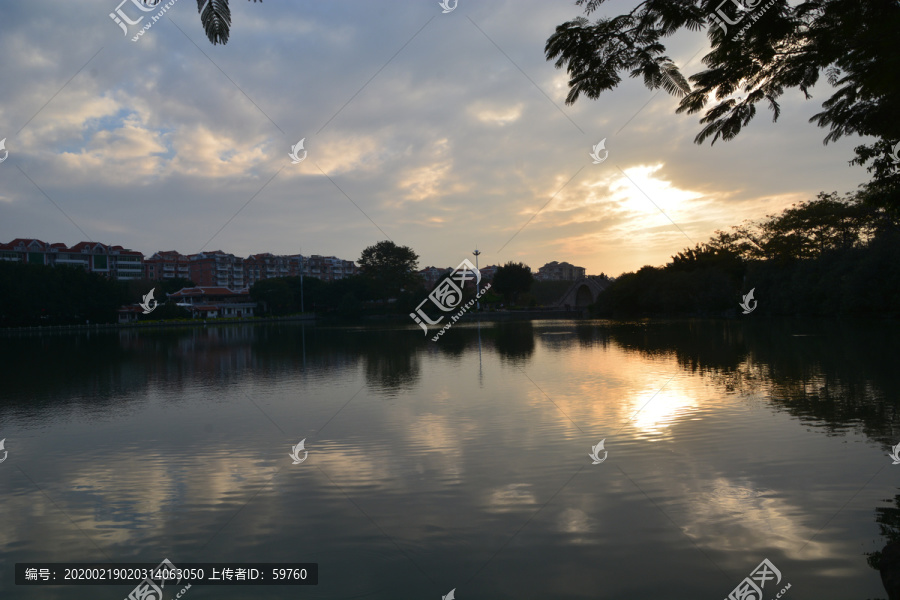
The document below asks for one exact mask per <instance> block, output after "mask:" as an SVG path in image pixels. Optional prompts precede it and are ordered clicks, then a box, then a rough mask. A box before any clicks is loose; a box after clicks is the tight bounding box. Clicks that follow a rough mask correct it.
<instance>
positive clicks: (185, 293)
mask: <svg viewBox="0 0 900 600" xmlns="http://www.w3.org/2000/svg"><path fill="white" fill-rule="evenodd" d="M168 299H169V301H173V300H174V301H175V304H176V305H178V306H180V307H182V308H185V309H187V310H189V311H190V313H191V316H192V317H193V318H203V319H218V318H234V317H252V316H253V311H254V310H255V309H256V302H253V301H252V300H250V292H249V291H247V290H246V289H244V290H232V289H229V288H227V287H207V286H202V285H201V286H197V287H192V288H182V289H180V290H178V291H177V292H175V293H174V294H169V298H168Z"/></svg>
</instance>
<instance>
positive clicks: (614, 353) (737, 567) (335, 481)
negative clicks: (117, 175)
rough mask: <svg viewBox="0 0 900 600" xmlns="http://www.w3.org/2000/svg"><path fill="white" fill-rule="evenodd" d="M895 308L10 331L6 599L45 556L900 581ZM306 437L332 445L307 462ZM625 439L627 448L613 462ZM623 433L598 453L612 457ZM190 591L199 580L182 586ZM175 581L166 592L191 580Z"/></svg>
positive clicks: (320, 590)
mask: <svg viewBox="0 0 900 600" xmlns="http://www.w3.org/2000/svg"><path fill="white" fill-rule="evenodd" d="M898 332H900V331H898V326H897V325H896V324H885V323H876V322H865V323H853V324H842V323H835V322H827V323H808V322H793V321H787V322H781V321H762V320H758V321H753V320H750V319H748V320H746V321H732V322H724V321H723V322H714V321H678V322H634V323H625V324H622V323H612V322H606V321H534V322H506V323H481V324H480V325H479V324H477V323H458V324H456V325H455V326H454V328H453V329H452V330H450V332H448V333H447V334H445V335H444V337H443V338H441V340H440V341H439V342H437V343H434V342H431V341H430V340H426V339H424V338H423V336H422V333H421V330H419V329H418V328H417V327H414V326H406V325H405V324H403V325H398V326H396V327H393V328H391V327H384V328H364V327H332V326H325V325H322V324H319V325H311V324H306V325H301V324H296V323H293V324H282V325H271V326H265V325H257V326H219V327H212V326H211V327H208V328H204V329H180V330H174V329H168V330H158V331H149V330H142V331H136V330H127V331H120V332H118V331H117V332H99V333H96V332H93V333H89V334H88V333H80V334H66V335H59V334H57V335H43V336H24V335H23V336H10V337H5V338H2V340H0V365H2V366H0V374H2V378H3V379H2V387H0V438H5V439H6V450H7V451H8V452H9V454H8V458H7V460H5V461H4V462H2V463H0V515H2V522H0V562H2V570H0V597H2V598H16V599H19V598H22V599H32V598H41V599H44V598H46V599H57V598H59V599H62V598H65V599H74V600H81V599H91V600H104V599H109V600H121V599H122V598H124V597H125V596H126V595H127V594H128V592H129V591H130V589H131V587H132V586H125V587H121V586H117V587H101V586H91V587H72V586H66V587H23V586H15V585H14V584H13V579H14V578H13V569H12V565H13V564H14V563H16V562H27V561H56V562H66V561H81V562H89V561H96V562H109V561H118V562H151V563H158V562H159V561H161V560H162V559H163V558H168V559H169V560H171V561H172V562H173V563H175V564H176V565H178V564H180V563H187V562H224V561H237V562H291V561H293V562H316V563H318V564H319V581H320V583H319V585H318V586H315V587H304V588H291V587H226V586H214V587H213V586H205V587H200V586H194V587H192V588H191V589H190V590H189V591H188V592H187V593H186V594H185V596H184V598H187V599H190V600H194V599H196V600H201V599H203V598H216V599H225V600H230V599H270V598H271V599H275V598H323V599H324V598H335V599H337V598H372V599H381V598H385V599H388V598H391V599H394V598H430V599H433V600H437V599H439V598H441V596H443V595H446V594H447V593H448V592H449V591H450V590H451V589H453V588H455V589H456V592H455V595H456V597H457V598H459V600H470V599H471V600H475V599H505V598H509V599H517V600H521V599H530V598H554V599H566V598H572V599H575V598H592V599H596V598H603V599H607V598H608V599H624V598H628V599H643V598H675V599H681V598H684V599H688V598H690V599H692V600H695V599H702V598H708V599H710V600H720V599H722V598H724V597H726V596H727V595H728V594H729V592H731V591H732V590H733V589H734V588H735V587H736V586H737V585H738V584H739V583H740V582H741V581H742V580H743V579H744V577H747V576H748V575H749V574H750V572H751V571H752V570H753V569H754V568H755V567H756V566H757V565H758V564H759V563H760V562H761V561H762V560H763V559H766V558H767V559H769V560H770V561H771V562H772V563H773V564H774V565H775V566H776V567H777V568H778V569H779V570H780V571H781V574H782V581H781V582H780V584H779V585H778V586H776V585H775V584H774V582H769V583H767V585H766V587H765V592H764V599H765V600H770V599H771V598H774V597H775V595H776V593H777V592H778V591H779V590H780V589H781V588H782V587H784V586H785V585H786V584H788V583H790V585H791V589H790V590H789V591H788V592H787V594H786V595H785V596H784V598H787V599H801V598H817V599H821V598H835V599H837V598H840V599H859V600H864V599H866V598H885V597H886V596H887V595H886V593H885V592H884V590H883V588H882V586H881V582H880V577H879V573H878V571H876V570H874V569H873V568H872V567H870V566H869V564H868V562H867V561H868V560H869V556H867V555H869V554H871V553H873V552H877V551H878V550H880V549H881V548H882V547H883V546H884V545H885V543H886V542H887V541H889V540H891V539H896V538H900V529H898V524H900V508H898V507H900V489H898V488H900V465H897V466H893V465H892V464H891V462H892V461H891V459H890V458H889V457H888V456H887V453H888V452H889V451H890V447H891V446H892V445H894V444H897V443H898V442H900V416H898V411H897V408H898V406H900V366H898V361H897V356H898V350H900V342H898V339H900V336H898V335H897V334H898ZM304 438H305V439H306V443H305V446H306V450H307V451H308V452H309V457H308V459H307V460H306V461H305V462H303V463H302V464H299V465H294V464H292V460H291V458H290V457H289V453H290V451H291V447H292V446H294V445H296V444H297V443H298V442H300V440H302V439H304ZM601 440H605V451H606V452H608V455H607V459H606V460H605V461H604V462H602V463H600V464H596V465H595V464H592V462H593V461H592V460H591V458H589V456H588V455H589V454H590V452H591V448H592V446H595V445H596V444H597V443H598V442H600V441H601ZM602 456H603V454H602V453H601V454H600V457H601V458H602ZM176 591H177V590H176ZM167 600H168V597H167Z"/></svg>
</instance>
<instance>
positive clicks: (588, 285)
mask: <svg viewBox="0 0 900 600" xmlns="http://www.w3.org/2000/svg"><path fill="white" fill-rule="evenodd" d="M607 286H609V281H608V280H604V279H596V278H593V277H582V278H581V279H578V280H577V281H574V282H573V283H572V285H571V287H569V289H568V290H567V291H566V293H565V294H563V296H562V298H560V299H559V301H558V302H557V303H556V306H557V307H559V308H563V307H565V306H566V305H569V306H570V307H573V308H587V307H588V306H589V305H591V304H593V303H594V302H596V301H597V297H598V296H599V295H600V293H601V292H602V291H603V290H605V289H606V288H607Z"/></svg>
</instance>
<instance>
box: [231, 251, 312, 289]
mask: <svg viewBox="0 0 900 600" xmlns="http://www.w3.org/2000/svg"><path fill="white" fill-rule="evenodd" d="M300 262H301V261H300V257H299V255H297V256H286V255H275V254H272V253H271V252H265V253H263V254H251V255H250V256H248V257H247V258H246V259H244V280H245V281H246V283H247V286H248V287H249V286H252V285H253V284H254V283H256V282H257V281H262V280H264V279H271V278H273V277H297V276H299V275H300Z"/></svg>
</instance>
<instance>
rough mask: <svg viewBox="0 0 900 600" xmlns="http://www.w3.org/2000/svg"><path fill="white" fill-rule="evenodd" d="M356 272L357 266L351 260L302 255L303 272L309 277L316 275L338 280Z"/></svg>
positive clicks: (326, 279)
mask: <svg viewBox="0 0 900 600" xmlns="http://www.w3.org/2000/svg"><path fill="white" fill-rule="evenodd" d="M298 256H299V255H298ZM358 273H359V267H357V266H356V263H354V262H353V261H352V260H342V259H340V258H337V257H335V256H320V255H318V254H313V255H312V256H309V257H303V274H304V275H307V276H309V277H317V278H319V279H322V280H324V281H338V280H339V279H344V278H345V277H349V276H351V275H356V274H358Z"/></svg>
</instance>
